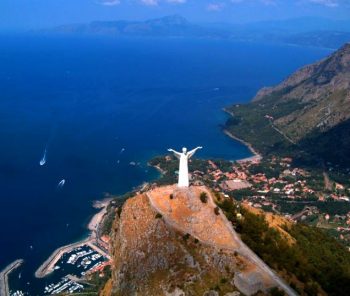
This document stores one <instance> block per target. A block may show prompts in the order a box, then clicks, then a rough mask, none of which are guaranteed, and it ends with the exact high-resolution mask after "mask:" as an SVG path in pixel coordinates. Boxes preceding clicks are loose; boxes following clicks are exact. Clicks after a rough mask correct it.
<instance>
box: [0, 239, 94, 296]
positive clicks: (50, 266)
mask: <svg viewBox="0 0 350 296" xmlns="http://www.w3.org/2000/svg"><path fill="white" fill-rule="evenodd" d="M91 241H92V239H91V238H87V239H85V240H82V241H79V242H76V243H73V244H69V245H66V246H63V247H60V248H58V249H56V250H55V251H54V252H53V253H52V254H51V256H50V257H49V258H47V259H46V261H45V262H44V263H43V264H41V265H40V267H39V268H38V269H37V270H36V272H35V277H37V278H43V277H45V276H47V275H48V274H50V273H51V272H53V271H54V267H55V264H56V263H57V261H58V260H60V258H61V257H62V255H63V254H64V253H69V252H70V251H72V250H73V249H75V248H78V247H81V246H83V245H85V244H88V243H89V242H91ZM0 296H2V295H0Z"/></svg>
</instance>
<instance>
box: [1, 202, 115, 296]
mask: <svg viewBox="0 0 350 296" xmlns="http://www.w3.org/2000/svg"><path fill="white" fill-rule="evenodd" d="M111 200H112V198H105V199H103V200H101V201H94V204H93V207H94V208H98V209H100V211H98V212H97V213H96V214H95V215H93V217H92V218H91V220H90V222H89V223H88V225H87V229H88V230H89V231H90V234H89V235H88V237H86V238H85V239H82V240H79V241H77V242H74V243H71V244H68V245H64V246H61V247H59V248H57V249H56V250H55V251H53V252H52V254H51V255H50V256H49V257H48V258H47V259H46V260H45V261H44V262H43V263H42V264H41V265H40V266H39V267H38V269H37V270H36V271H35V277H36V278H44V277H46V276H47V275H49V274H50V273H52V272H53V271H54V267H55V264H56V263H57V262H58V261H59V259H60V258H61V257H62V255H63V254H64V253H67V252H70V251H72V250H73V249H75V248H77V247H80V246H82V245H89V246H90V247H92V248H93V249H95V250H96V251H99V252H100V253H102V254H103V255H104V256H106V257H109V255H108V254H107V253H106V252H105V251H104V250H102V249H100V248H99V247H98V246H97V245H98V240H99V237H98V230H99V227H100V225H101V224H102V222H103V220H104V217H105V215H106V213H107V207H108V205H109V203H110V202H111ZM1 296H2V295H1Z"/></svg>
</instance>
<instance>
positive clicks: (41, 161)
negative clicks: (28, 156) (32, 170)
mask: <svg viewBox="0 0 350 296" xmlns="http://www.w3.org/2000/svg"><path fill="white" fill-rule="evenodd" d="M46 153H47V150H46V148H45V150H44V155H43V157H42V159H41V160H40V162H39V164H40V165H41V166H43V165H44V164H45V163H46Z"/></svg>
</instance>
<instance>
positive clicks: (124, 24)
mask: <svg viewBox="0 0 350 296" xmlns="http://www.w3.org/2000/svg"><path fill="white" fill-rule="evenodd" d="M36 33H46V34H80V35H106V36H114V37H196V38H224V39H233V40H238V41H252V42H274V43H289V44H296V45H306V46H319V47H329V48H338V47H339V46H341V45H342V44H344V43H345V42H347V41H350V21H334V20H328V19H322V18H299V19H291V20H283V21H265V22H256V23H250V24H195V23H191V22H189V21H188V20H187V19H185V18H184V17H182V16H179V15H171V16H165V17H162V18H158V19H151V20H146V21H123V20H120V21H95V22H91V23H88V24H69V25H63V26H59V27H55V28H51V29H44V30H40V31H39V32H38V31H37V32H36Z"/></svg>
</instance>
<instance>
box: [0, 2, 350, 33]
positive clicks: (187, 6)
mask: <svg viewBox="0 0 350 296" xmlns="http://www.w3.org/2000/svg"><path fill="white" fill-rule="evenodd" d="M169 14H180V15H183V16H185V17H186V18H188V19H189V20H191V21H194V22H231V23H234V22H251V21H257V20H267V19H285V18H293V17H300V16H323V17H329V18H335V19H346V18H347V19H350V0H295V1H292V0H218V1H214V0H0V30H4V29H5V30H8V29H10V30H11V29H32V28H45V27H50V26H55V25H60V24H67V23H81V22H89V21H92V20H117V19H129V20H131V19H132V20H141V19H148V18H153V17H160V16H164V15H169Z"/></svg>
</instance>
